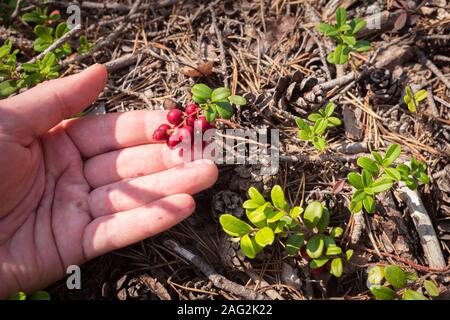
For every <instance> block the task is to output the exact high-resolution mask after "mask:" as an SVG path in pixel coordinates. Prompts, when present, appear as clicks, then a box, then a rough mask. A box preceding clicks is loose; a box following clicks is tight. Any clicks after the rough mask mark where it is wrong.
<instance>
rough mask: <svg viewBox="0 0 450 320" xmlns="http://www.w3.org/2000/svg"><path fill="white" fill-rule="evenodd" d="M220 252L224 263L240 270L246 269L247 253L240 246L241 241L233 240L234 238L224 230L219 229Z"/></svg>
mask: <svg viewBox="0 0 450 320" xmlns="http://www.w3.org/2000/svg"><path fill="white" fill-rule="evenodd" d="M218 253H219V256H220V260H221V261H222V263H223V264H224V265H226V266H228V267H230V268H233V269H234V268H236V269H238V270H244V269H245V267H244V266H245V254H244V253H243V252H242V251H241V249H240V247H239V241H232V238H231V237H230V236H229V235H227V234H226V233H225V232H223V231H222V230H221V231H219V252H218Z"/></svg>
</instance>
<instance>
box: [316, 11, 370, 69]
mask: <svg viewBox="0 0 450 320" xmlns="http://www.w3.org/2000/svg"><path fill="white" fill-rule="evenodd" d="M366 24H367V22H366V21H365V20H364V19H361V18H355V19H353V20H352V21H351V22H350V23H347V11H346V10H345V9H343V8H338V9H337V10H336V24H328V23H319V24H318V25H317V30H318V31H319V32H321V33H324V34H325V35H327V36H329V37H330V38H331V39H333V40H334V41H335V42H336V44H337V45H336V49H335V50H334V51H332V52H330V53H329V54H328V57H327V60H328V62H329V63H333V64H344V63H346V62H347V61H348V59H349V54H350V52H351V51H358V52H364V51H369V50H370V49H371V45H370V43H369V42H368V41H366V40H357V39H356V35H357V33H358V32H360V31H361V30H362V29H363V28H364V27H365V26H366Z"/></svg>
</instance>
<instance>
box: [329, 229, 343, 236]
mask: <svg viewBox="0 0 450 320" xmlns="http://www.w3.org/2000/svg"><path fill="white" fill-rule="evenodd" d="M343 233H344V229H342V228H341V227H334V228H333V230H331V232H330V236H331V237H333V238H339V237H340V236H342V234H343Z"/></svg>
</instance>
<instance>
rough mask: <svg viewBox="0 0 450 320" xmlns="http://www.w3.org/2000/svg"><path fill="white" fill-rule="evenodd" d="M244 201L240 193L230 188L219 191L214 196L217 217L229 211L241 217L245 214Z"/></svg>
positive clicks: (213, 210)
mask: <svg viewBox="0 0 450 320" xmlns="http://www.w3.org/2000/svg"><path fill="white" fill-rule="evenodd" d="M242 203H243V200H242V198H241V196H240V195H239V194H237V193H235V192H233V191H230V190H223V191H219V192H218V193H216V194H215V195H214V196H213V199H212V212H213V214H214V216H215V217H219V216H220V215H221V214H224V213H228V214H232V215H233V216H235V217H237V218H241V217H242V216H243V215H244V209H243V208H242Z"/></svg>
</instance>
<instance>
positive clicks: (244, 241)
mask: <svg viewBox="0 0 450 320" xmlns="http://www.w3.org/2000/svg"><path fill="white" fill-rule="evenodd" d="M240 247H241V250H242V252H243V253H244V254H245V255H246V256H247V257H248V258H250V259H254V258H255V257H256V254H257V253H256V251H257V250H256V248H255V246H254V245H253V241H252V239H251V238H250V236H249V235H248V234H246V235H244V236H243V237H242V238H241V241H240Z"/></svg>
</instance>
